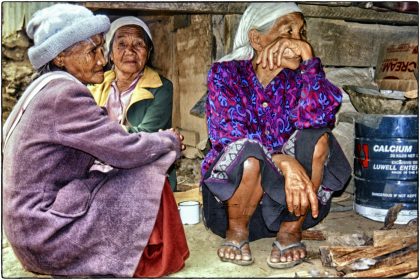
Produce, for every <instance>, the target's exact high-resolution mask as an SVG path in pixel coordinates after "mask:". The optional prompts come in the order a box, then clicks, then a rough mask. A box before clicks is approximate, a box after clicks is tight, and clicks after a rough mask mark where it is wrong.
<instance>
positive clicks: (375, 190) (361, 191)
mask: <svg viewBox="0 0 420 280" xmlns="http://www.w3.org/2000/svg"><path fill="white" fill-rule="evenodd" d="M354 179H355V181H354V182H355V186H356V203H357V204H360V205H365V206H372V207H377V208H383V209H388V208H390V207H392V206H393V205H394V204H395V203H402V204H403V205H404V209H417V201H418V200H417V188H418V186H417V181H394V180H388V181H373V180H365V179H363V178H359V177H355V178H354Z"/></svg>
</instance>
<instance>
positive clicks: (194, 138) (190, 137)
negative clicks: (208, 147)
mask: <svg viewBox="0 0 420 280" xmlns="http://www.w3.org/2000/svg"><path fill="white" fill-rule="evenodd" d="M178 130H179V132H180V133H181V134H182V136H184V140H183V141H182V142H183V143H184V144H185V145H188V146H192V147H195V146H196V145H197V144H198V140H199V135H198V133H197V132H196V131H193V130H188V129H182V128H179V129H178Z"/></svg>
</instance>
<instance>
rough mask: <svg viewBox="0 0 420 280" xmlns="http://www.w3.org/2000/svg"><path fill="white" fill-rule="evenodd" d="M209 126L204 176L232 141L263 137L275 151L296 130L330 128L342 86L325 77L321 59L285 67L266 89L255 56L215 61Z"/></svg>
mask: <svg viewBox="0 0 420 280" xmlns="http://www.w3.org/2000/svg"><path fill="white" fill-rule="evenodd" d="M207 86H208V99H207V104H206V115H207V126H208V132H209V138H210V141H211V144H212V148H211V149H210V151H209V152H208V154H207V155H206V157H205V159H204V161H203V164H202V175H203V176H204V174H205V173H206V172H207V170H208V169H209V167H210V166H211V164H212V163H213V161H214V160H215V158H216V157H217V156H218V155H219V153H220V152H222V151H223V150H224V148H225V147H226V146H227V145H228V144H229V143H231V142H234V141H236V140H239V139H242V138H249V139H253V140H257V141H259V142H260V143H261V144H262V145H264V146H265V147H266V148H267V149H268V151H269V152H270V153H272V154H275V153H280V151H281V148H282V147H283V144H284V143H285V142H287V140H288V139H289V137H290V135H291V134H292V133H293V132H294V131H295V130H297V129H304V128H320V127H332V126H333V125H334V123H335V114H336V112H337V110H338V107H339V106H340V104H341V98H342V95H341V91H340V90H339V89H338V88H337V87H336V86H334V85H333V84H331V83H330V82H329V81H328V80H327V79H326V78H325V73H324V71H323V69H322V65H321V61H320V59H319V58H317V57H314V58H312V59H310V60H307V61H305V62H302V63H301V65H300V67H299V68H298V69H297V70H295V71H293V70H290V69H283V70H282V71H281V72H280V73H279V74H278V75H277V76H276V77H275V78H274V79H273V80H272V81H271V82H270V83H269V84H268V85H267V86H266V88H263V86H262V85H261V83H260V82H259V81H258V78H257V76H256V74H255V72H254V69H253V67H252V61H251V60H241V61H227V62H221V63H214V64H213V65H212V67H211V69H210V71H209V75H208V85H207Z"/></svg>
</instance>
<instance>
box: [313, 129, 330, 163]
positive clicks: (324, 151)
mask: <svg viewBox="0 0 420 280" xmlns="http://www.w3.org/2000/svg"><path fill="white" fill-rule="evenodd" d="M329 153H330V147H329V135H328V133H324V134H323V135H322V136H321V137H320V138H319V139H318V142H317V143H316V145H315V149H314V154H313V161H314V162H317V163H324V162H325V161H326V160H327V158H328V155H329Z"/></svg>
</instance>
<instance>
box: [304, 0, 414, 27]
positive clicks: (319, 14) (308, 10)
mask: <svg viewBox="0 0 420 280" xmlns="http://www.w3.org/2000/svg"><path fill="white" fill-rule="evenodd" d="M326 3H328V2H326ZM299 7H300V8H301V9H302V12H303V14H304V15H305V18H327V19H342V20H347V21H353V22H366V23H381V24H392V25H418V21H419V17H418V15H413V14H406V13H397V12H378V11H375V10H371V9H363V8H359V7H351V6H350V7H332V6H326V5H318V4H317V5H313V4H299Z"/></svg>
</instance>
